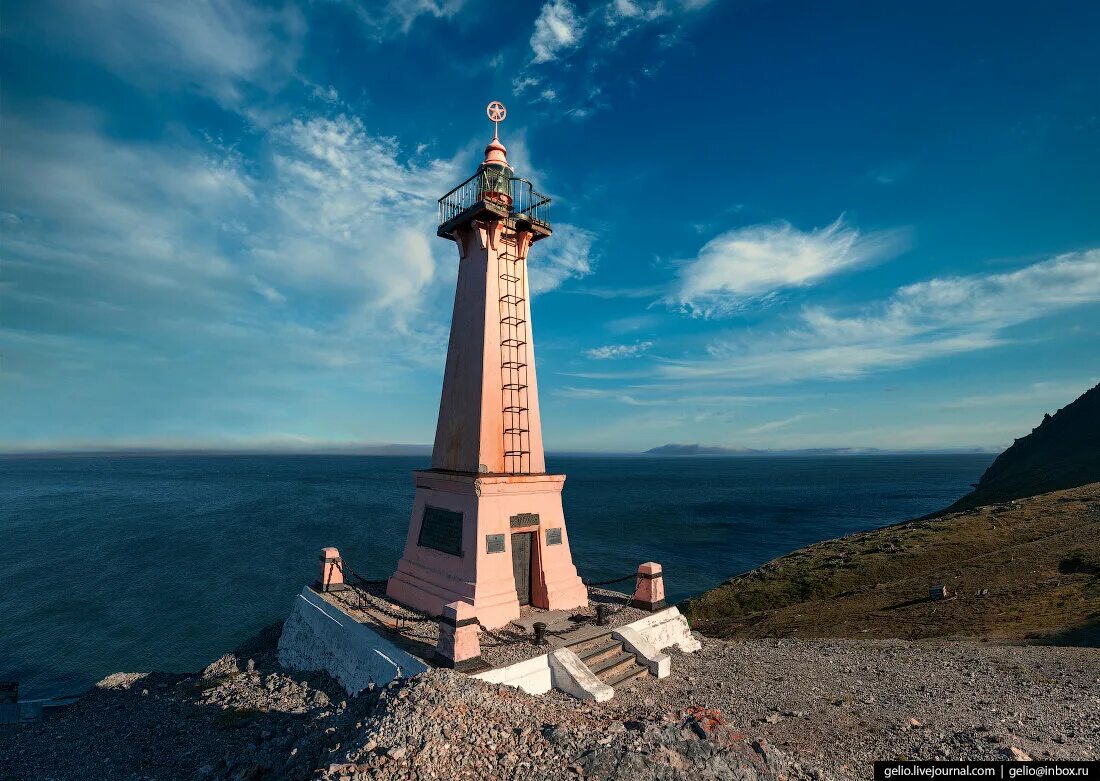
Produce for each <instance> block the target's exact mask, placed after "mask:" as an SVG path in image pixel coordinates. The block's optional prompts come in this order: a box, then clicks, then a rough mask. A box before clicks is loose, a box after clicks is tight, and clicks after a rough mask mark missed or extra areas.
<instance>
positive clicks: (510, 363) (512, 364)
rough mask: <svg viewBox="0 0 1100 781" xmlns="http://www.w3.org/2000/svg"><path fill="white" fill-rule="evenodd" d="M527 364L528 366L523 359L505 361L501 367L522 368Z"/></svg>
mask: <svg viewBox="0 0 1100 781" xmlns="http://www.w3.org/2000/svg"><path fill="white" fill-rule="evenodd" d="M525 366H527V364H525V363H523V362H521V361H505V362H504V363H502V364H501V365H500V368H502V369H522V368H524V367H525Z"/></svg>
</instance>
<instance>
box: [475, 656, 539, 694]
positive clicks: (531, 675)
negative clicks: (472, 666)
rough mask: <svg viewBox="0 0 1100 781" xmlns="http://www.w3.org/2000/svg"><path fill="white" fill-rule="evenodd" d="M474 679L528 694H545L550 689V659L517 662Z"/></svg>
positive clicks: (478, 675) (479, 674)
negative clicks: (514, 688)
mask: <svg viewBox="0 0 1100 781" xmlns="http://www.w3.org/2000/svg"><path fill="white" fill-rule="evenodd" d="M474 677H475V678H477V679H479V680H482V681H487V682H489V683H503V684H506V685H508V686H515V687H516V688H517V689H522V690H523V691H525V692H527V693H528V694H546V692H548V691H550V689H551V688H552V681H551V677H550V659H549V657H548V656H547V655H546V654H543V655H542V656H536V657H535V658H534V659H528V660H527V661H525V662H517V663H516V664H510V665H508V666H507V667H498V668H496V669H495V670H489V671H488V672H484V673H478V674H477V675H475V676H474Z"/></svg>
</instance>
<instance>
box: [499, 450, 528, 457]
mask: <svg viewBox="0 0 1100 781" xmlns="http://www.w3.org/2000/svg"><path fill="white" fill-rule="evenodd" d="M504 455H505V456H529V455H531V451H530V450H505V451H504Z"/></svg>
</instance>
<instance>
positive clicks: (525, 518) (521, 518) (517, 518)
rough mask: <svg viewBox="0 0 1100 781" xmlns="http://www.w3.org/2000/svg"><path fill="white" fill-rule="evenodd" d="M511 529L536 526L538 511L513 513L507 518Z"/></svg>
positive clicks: (537, 523)
mask: <svg viewBox="0 0 1100 781" xmlns="http://www.w3.org/2000/svg"><path fill="white" fill-rule="evenodd" d="M509 520H510V522H511V524H512V528H513V529H520V528H522V527H524V526H538V525H539V514H538V513H520V514H519V515H513V516H512V517H511V519H509Z"/></svg>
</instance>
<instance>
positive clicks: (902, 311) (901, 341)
mask: <svg viewBox="0 0 1100 781" xmlns="http://www.w3.org/2000/svg"><path fill="white" fill-rule="evenodd" d="M1098 301H1100V249H1093V250H1088V251H1085V252H1077V253H1070V254H1066V255H1060V256H1058V257H1055V258H1052V259H1050V260H1047V261H1043V262H1040V263H1035V264H1033V265H1030V266H1026V267H1024V268H1022V269H1019V270H1018V271H1013V272H1008V273H1000V274H975V275H972V276H959V277H944V278H938V279H931V280H928V281H926V282H919V283H917V284H914V285H907V286H905V287H902V288H899V289H898V290H897V291H895V293H894V294H893V295H892V296H891V297H890V298H889V299H887V300H886V301H883V302H881V303H878V304H872V305H868V306H866V307H864V309H863V311H862V312H861V313H858V314H854V315H840V314H835V313H833V312H830V311H827V310H825V309H823V308H820V307H808V308H806V309H804V310H803V311H802V314H801V321H802V322H801V325H800V326H799V327H797V328H794V329H791V330H789V331H784V332H772V333H767V334H762V335H755V334H749V335H742V336H738V337H727V338H724V339H720V340H717V341H715V342H713V343H712V344H711V345H710V347H709V353H710V357H709V358H708V359H705V360H697V361H680V362H675V363H665V364H662V365H661V367H660V371H661V372H662V374H663V375H664V376H665V377H666V378H672V379H678V378H691V377H694V378H702V377H709V378H716V379H717V378H724V379H735V380H744V381H747V382H765V383H767V382H784V381H791V380H802V379H810V378H850V377H858V376H862V375H864V374H867V373H869V372H872V371H879V370H883V369H890V368H896V367H901V366H909V365H912V364H915V363H918V362H920V361H924V360H928V359H931V358H936V357H940V356H946V355H954V354H957V353H964V352H970V351H974V350H980V349H984V348H988V347H992V346H996V345H999V344H1003V343H1005V342H1006V341H1007V337H1006V336H1005V335H1004V333H1003V332H1004V331H1005V330H1006V329H1008V328H1010V327H1011V326H1014V325H1017V324H1020V323H1024V322H1027V321H1029V320H1034V319H1036V318H1039V317H1043V316H1045V315H1049V314H1053V313H1056V312H1059V311H1063V310H1066V309H1069V308H1071V307H1075V306H1079V305H1082V304H1088V303H1095V302H1098Z"/></svg>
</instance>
